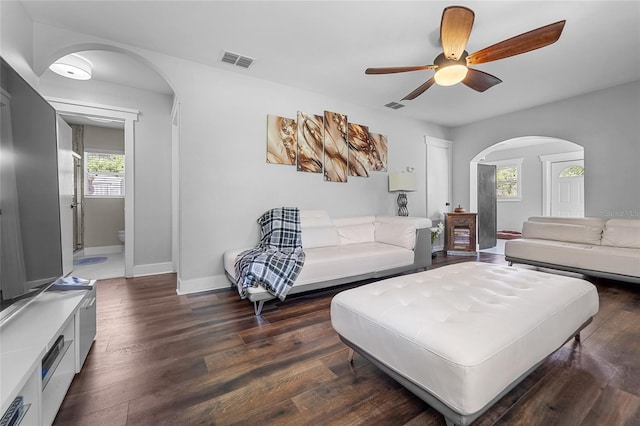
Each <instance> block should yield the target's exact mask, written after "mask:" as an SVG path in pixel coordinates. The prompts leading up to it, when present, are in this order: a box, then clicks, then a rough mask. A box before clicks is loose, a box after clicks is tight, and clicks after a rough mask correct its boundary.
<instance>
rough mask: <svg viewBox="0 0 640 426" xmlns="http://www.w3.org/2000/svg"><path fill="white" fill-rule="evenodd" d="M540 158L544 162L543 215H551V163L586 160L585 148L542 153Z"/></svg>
mask: <svg viewBox="0 0 640 426" xmlns="http://www.w3.org/2000/svg"><path fill="white" fill-rule="evenodd" d="M538 158H539V159H540V162H541V164H542V216H551V193H552V188H551V181H552V177H551V164H552V163H560V162H564V161H575V160H583V161H584V150H583V151H571V152H564V153H561V154H549V155H540V156H539V157H538Z"/></svg>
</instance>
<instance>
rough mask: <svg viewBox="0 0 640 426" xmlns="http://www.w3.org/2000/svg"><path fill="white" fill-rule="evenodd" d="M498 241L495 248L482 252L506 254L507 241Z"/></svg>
mask: <svg viewBox="0 0 640 426" xmlns="http://www.w3.org/2000/svg"><path fill="white" fill-rule="evenodd" d="M496 241H497V245H496V246H495V247H491V248H488V249H484V250H480V252H482V253H493V254H504V243H505V242H506V241H507V240H500V239H498V240H496Z"/></svg>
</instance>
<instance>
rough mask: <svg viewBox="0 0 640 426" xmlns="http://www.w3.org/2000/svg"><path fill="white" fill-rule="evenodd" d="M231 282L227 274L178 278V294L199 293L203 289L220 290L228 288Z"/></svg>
mask: <svg viewBox="0 0 640 426" xmlns="http://www.w3.org/2000/svg"><path fill="white" fill-rule="evenodd" d="M229 286H231V283H230V282H229V280H228V279H227V276H226V275H213V276H210V277H204V278H194V279H192V280H181V279H178V288H177V292H178V294H181V295H182V294H189V293H198V292H201V291H208V290H218V289H221V288H228V287H229Z"/></svg>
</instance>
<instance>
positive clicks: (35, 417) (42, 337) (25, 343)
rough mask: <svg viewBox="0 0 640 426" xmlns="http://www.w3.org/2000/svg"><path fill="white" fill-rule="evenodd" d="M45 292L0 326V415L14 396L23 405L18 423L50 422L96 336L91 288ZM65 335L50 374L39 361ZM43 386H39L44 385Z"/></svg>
mask: <svg viewBox="0 0 640 426" xmlns="http://www.w3.org/2000/svg"><path fill="white" fill-rule="evenodd" d="M94 284H95V281H92V282H91V285H92V286H93V289H92V290H67V291H47V292H45V293H42V294H41V295H39V296H38V297H37V299H36V300H34V301H33V302H32V303H31V304H29V305H28V306H26V307H25V308H24V309H23V310H22V311H21V312H19V313H18V314H16V315H15V316H14V317H13V318H11V319H10V320H9V321H7V322H6V323H5V324H3V325H2V327H1V328H0V376H1V377H2V380H1V382H0V400H1V404H2V405H1V406H0V416H2V415H4V414H5V412H6V411H7V410H8V409H9V407H10V406H11V403H12V402H13V401H14V400H15V399H16V398H17V397H22V399H23V403H24V406H25V410H24V411H25V412H24V418H23V419H22V422H21V423H22V424H23V425H50V424H51V423H53V420H54V419H55V417H56V414H57V412H58V409H59V408H60V405H61V404H62V400H63V399H64V397H65V395H66V393H67V390H68V389H69V386H70V385H71V381H72V380H73V376H74V375H75V374H76V373H78V372H80V369H81V368H82V365H83V364H84V360H85V359H86V357H87V354H88V353H89V349H90V348H91V344H92V343H93V340H94V338H95V335H96V288H95V285H94ZM59 336H64V347H63V348H62V349H61V350H60V352H59V353H58V355H57V357H55V362H54V363H53V364H52V366H51V368H50V369H49V374H47V377H46V378H45V379H44V380H43V377H42V361H43V358H44V357H45V355H46V354H47V352H48V351H49V349H51V347H52V346H53V345H54V343H55V342H56V340H57V339H58V337H59ZM43 384H44V386H43Z"/></svg>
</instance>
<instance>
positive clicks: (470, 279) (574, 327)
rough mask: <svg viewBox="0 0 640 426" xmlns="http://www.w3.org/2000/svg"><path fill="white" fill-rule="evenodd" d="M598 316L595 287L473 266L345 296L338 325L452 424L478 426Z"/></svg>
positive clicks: (337, 308) (336, 315)
mask: <svg viewBox="0 0 640 426" xmlns="http://www.w3.org/2000/svg"><path fill="white" fill-rule="evenodd" d="M597 311H598V293H597V290H596V288H595V286H593V285H592V284H591V283H589V282H587V281H584V280H581V279H577V278H571V277H566V276H561V275H553V274H548V273H543V272H537V271H532V270H524V269H517V268H513V267H508V266H499V265H492V264H487V263H479V262H465V263H460V264H455V265H450V266H445V267H442V268H438V269H433V270H429V271H426V272H420V273H416V274H411V275H404V276H400V277H395V278H390V279H386V280H383V281H379V282H376V283H372V284H368V285H364V286H361V287H358V288H354V289H351V290H346V291H343V292H341V293H339V294H337V295H336V296H335V297H334V298H333V300H332V302H331V323H332V325H333V328H334V329H335V330H336V331H337V332H338V334H339V335H340V337H341V338H342V340H343V341H344V342H345V343H347V344H348V345H349V346H351V347H352V348H353V349H355V350H356V351H358V352H359V353H361V354H362V355H363V356H365V357H366V358H368V359H370V360H371V361H372V362H374V363H375V364H377V365H378V366H379V367H381V368H382V369H383V370H384V371H385V372H387V373H388V374H390V375H391V376H392V377H394V378H395V379H396V380H398V381H399V382H400V383H402V384H403V385H404V386H405V387H407V388H408V389H409V390H411V391H412V392H414V393H415V394H416V395H418V396H419V397H421V398H422V399H424V400H425V401H426V402H427V403H428V404H429V405H431V406H432V407H433V408H435V409H437V410H438V411H440V412H441V413H442V414H444V415H445V418H446V420H447V424H452V423H453V424H468V423H470V422H472V421H473V420H475V419H476V418H477V417H478V416H480V415H481V414H482V413H483V412H485V411H486V410H487V409H488V408H489V407H490V406H491V405H492V404H493V403H495V402H496V401H497V400H498V399H499V398H501V397H502V396H503V395H504V394H505V393H506V392H508V391H509V390H510V389H511V388H513V387H514V386H515V385H516V384H517V383H519V382H520V381H521V380H522V379H524V377H526V375H527V374H529V373H530V372H531V371H533V369H535V367H537V366H538V365H539V364H540V363H541V362H542V361H544V359H545V358H546V357H548V356H549V355H550V354H552V353H553V352H555V351H556V350H557V349H559V348H560V347H561V346H562V345H563V344H564V343H565V342H566V341H567V340H568V339H570V338H571V337H573V336H576V337H578V333H579V331H580V330H581V329H582V328H583V327H584V326H585V325H586V324H588V323H589V322H590V320H591V317H592V316H593V315H595V314H596V312H597Z"/></svg>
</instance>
